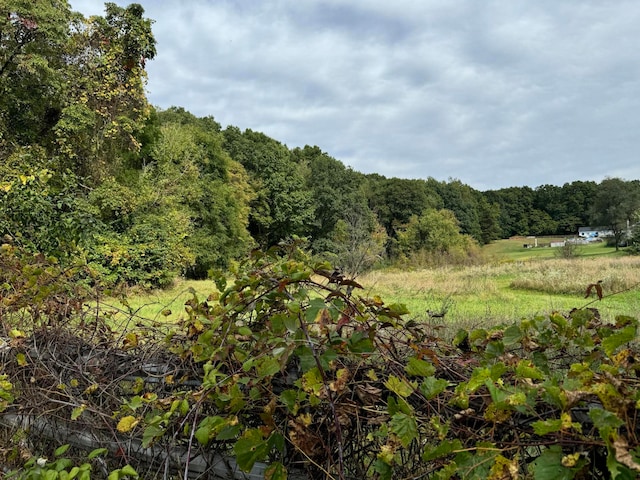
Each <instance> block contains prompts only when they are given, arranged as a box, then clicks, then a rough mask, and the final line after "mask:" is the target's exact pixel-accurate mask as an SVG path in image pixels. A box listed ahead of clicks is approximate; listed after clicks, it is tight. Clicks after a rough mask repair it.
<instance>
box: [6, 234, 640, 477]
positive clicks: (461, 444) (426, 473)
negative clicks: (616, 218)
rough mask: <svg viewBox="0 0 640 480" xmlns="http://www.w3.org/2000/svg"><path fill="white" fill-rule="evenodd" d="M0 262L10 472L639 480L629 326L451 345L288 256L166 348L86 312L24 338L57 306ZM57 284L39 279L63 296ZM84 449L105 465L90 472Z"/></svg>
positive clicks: (510, 333)
mask: <svg viewBox="0 0 640 480" xmlns="http://www.w3.org/2000/svg"><path fill="white" fill-rule="evenodd" d="M0 258H1V260H2V262H3V263H5V264H6V265H9V266H12V265H13V267H12V268H13V270H11V269H3V270H2V271H3V272H6V271H8V270H11V271H12V272H13V274H12V275H14V276H13V277H11V278H10V279H9V278H8V277H6V274H5V278H4V279H3V281H5V283H6V284H10V283H11V282H13V283H14V284H15V285H22V287H20V288H14V289H6V288H5V291H11V295H6V294H5V295H3V297H2V302H3V303H2V306H3V310H2V315H3V316H2V328H3V337H4V338H6V339H7V340H6V347H5V348H4V349H3V350H2V356H1V361H2V363H1V365H2V375H3V377H2V378H1V381H0V399H2V402H1V403H0V410H2V413H1V415H0V420H1V421H2V424H3V428H4V429H5V430H9V431H10V433H11V434H10V435H8V436H7V435H5V437H6V438H14V439H16V440H15V442H16V443H15V444H14V445H13V446H11V445H9V446H8V447H5V449H4V450H3V452H4V454H5V456H4V459H3V461H4V462H5V463H11V464H12V465H15V466H16V467H18V468H19V466H20V462H21V461H24V458H26V457H30V458H32V459H34V458H39V457H42V456H46V455H47V452H46V450H47V449H48V451H49V452H50V453H49V454H50V455H53V453H55V451H58V452H59V451H60V450H59V449H58V447H57V446H56V445H57V444H58V443H59V444H67V443H69V444H72V445H73V448H75V449H77V450H78V451H81V450H83V449H84V450H85V451H86V453H85V457H82V456H80V457H79V458H78V460H77V464H78V465H89V466H90V467H91V469H90V471H91V475H92V476H94V477H96V478H101V477H102V476H107V475H115V474H113V472H121V473H122V471H123V470H124V469H125V465H131V467H132V468H133V469H134V471H135V472H137V474H140V475H141V477H142V478H168V476H171V475H173V476H181V477H184V478H186V477H187V476H188V475H190V474H195V475H199V476H205V477H208V478H226V477H225V475H226V476H231V475H237V472H236V473H234V471H237V470H238V469H239V470H241V471H244V472H250V473H251V474H252V475H256V476H263V477H264V478H266V479H270V480H283V479H287V478H290V479H297V478H312V479H316V478H317V479H340V480H346V479H356V478H357V479H362V478H374V479H409V478H412V479H413V478H438V479H457V478H465V479H485V478H489V479H493V480H497V479H515V478H532V479H536V480H545V479H550V480H551V479H557V478H563V479H573V478H576V479H577V478H596V479H597V478H602V479H605V478H614V479H627V478H628V479H631V478H636V476H637V475H638V473H640V437H639V435H640V425H639V424H638V421H637V418H638V415H637V414H638V409H639V408H640V389H639V388H638V386H639V380H638V376H637V371H638V368H639V367H638V365H639V364H638V362H637V358H639V355H640V351H639V348H638V343H637V333H638V321H637V320H636V319H635V318H632V317H628V316H618V317H617V318H616V320H615V322H612V323H609V322H605V321H603V320H602V319H601V317H600V313H599V311H598V310H596V309H594V308H592V307H593V304H591V300H584V299H583V300H582V302H584V303H582V304H578V305H577V308H576V309H574V310H572V311H566V312H561V313H560V312H556V313H551V314H547V315H532V316H530V317H528V318H525V319H522V320H518V321H513V322H510V323H505V324H504V325H498V326H491V327H488V326H486V327H483V326H480V325H478V326H476V328H469V329H460V330H459V331H458V332H456V334H455V335H454V338H453V339H450V338H443V336H442V335H441V333H440V330H441V327H442V325H443V322H444V321H443V320H442V319H443V317H442V316H438V315H439V313H440V312H437V311H435V310H434V311H433V312H432V315H431V318H430V320H429V321H427V322H423V321H420V320H417V319H415V318H412V317H411V316H410V315H409V314H408V312H407V310H406V308H405V307H404V306H403V305H400V304H387V303H385V302H384V300H383V299H382V298H380V297H376V296H375V295H374V296H367V295H366V294H365V293H366V291H365V290H364V289H363V288H362V286H361V284H359V283H358V282H356V281H354V280H352V279H349V278H345V277H344V276H343V275H342V274H341V273H340V272H339V271H336V270H334V269H332V268H331V266H330V265H327V264H319V263H313V262H312V261H311V260H310V259H309V258H308V257H307V256H306V255H305V253H304V252H302V251H300V250H299V249H298V245H297V244H295V243H293V244H287V245H283V246H282V247H281V248H279V249H272V250H270V251H268V252H254V254H253V255H252V256H251V257H250V258H249V259H247V260H246V261H245V262H244V263H242V264H240V265H238V266H237V268H236V269H235V270H234V271H233V272H232V274H231V276H229V275H227V274H224V275H222V274H220V275H218V276H217V277H216V281H217V290H218V292H219V293H218V294H215V295H212V296H209V297H208V298H202V297H200V296H199V295H197V293H195V291H194V293H193V295H192V298H191V299H190V300H189V301H188V303H187V305H186V306H185V307H186V311H185V314H186V318H185V319H184V321H183V322H182V323H180V324H179V325H177V326H175V328H174V329H173V330H172V332H171V333H170V334H169V336H164V335H163V334H156V331H155V330H154V329H153V326H152V324H147V325H146V330H144V331H143V330H128V331H116V330H114V329H113V328H111V327H110V324H109V321H108V320H109V319H108V316H109V314H108V312H107V313H106V314H104V313H102V312H99V311H96V310H95V309H84V310H82V309H81V310H79V311H72V312H71V313H70V314H69V315H66V316H60V315H56V314H55V313H56V312H55V311H54V310H50V311H49V312H48V313H47V315H44V313H40V315H41V317H40V321H39V322H38V324H37V325H36V327H35V328H28V325H27V324H26V323H24V324H22V323H20V320H21V319H22V320H26V317H20V316H16V315H11V313H16V312H18V311H19V310H20V309H24V308H29V309H30V310H29V311H30V312H44V310H43V309H42V308H40V307H37V304H38V302H40V303H41V304H43V305H44V304H48V303H49V302H50V301H51V295H53V296H54V297H55V298H57V299H58V300H61V299H63V298H64V296H63V292H66V290H65V289H64V288H63V289H59V288H55V289H52V288H49V287H50V285H49V284H48V282H45V283H44V284H43V287H44V286H47V287H46V288H45V290H46V292H48V293H46V292H45V293H46V294H43V295H42V296H38V295H33V289H34V288H35V289H37V287H36V284H37V283H38V281H39V280H38V279H39V278H42V277H41V275H42V273H41V274H37V273H34V270H33V265H32V264H30V263H29V262H30V260H29V259H25V258H21V257H20V255H18V253H17V252H15V251H4V252H3V254H2V256H1V257H0ZM20 262H23V263H25V264H28V265H26V266H25V268H24V269H23V270H22V271H23V273H24V276H25V277H24V278H23V279H22V280H24V281H22V280H21V279H20V278H19V277H20V273H19V271H20V270H19V269H18V267H17V265H18V264H19V263H20ZM27 266H28V268H27ZM40 267H43V265H41V266H40ZM40 267H38V268H40ZM56 268H57V267H56V266H55V263H53V264H51V265H48V266H47V267H44V269H45V270H46V269H49V270H48V273H47V277H45V278H58V279H59V280H60V281H61V282H62V284H63V285H64V284H65V283H66V282H67V281H68V279H70V278H72V277H70V276H67V275H62V274H61V272H56ZM598 285H600V284H594V286H592V288H591V290H592V291H593V292H595V293H596V294H597V295H598V296H602V299H601V300H596V301H601V302H606V301H607V300H608V298H609V297H608V296H607V292H606V291H605V290H601V289H599V288H598V287H597V286H598ZM22 289H24V291H25V292H27V295H26V296H25V298H24V299H23V300H20V295H21V293H20V292H21V290H22ZM49 294H50V295H49ZM64 295H66V293H64ZM7 299H10V301H8V300H7ZM27 299H28V302H32V303H34V304H35V305H33V306H30V307H26V306H25V305H27ZM64 304H66V303H65V302H62V301H59V302H58V303H57V305H64ZM20 305H22V307H19V306H20ZM36 307H37V308H36ZM441 307H443V309H446V307H448V305H446V304H442V305H441ZM133 324H134V322H131V325H133ZM25 422H27V423H29V424H30V425H31V426H30V428H28V429H25V428H24V425H25ZM47 438H49V440H47ZM79 439H83V440H82V441H80V440H79ZM87 439H89V440H91V439H92V442H101V445H98V447H103V448H105V449H106V452H105V454H104V455H99V456H98V457H97V458H91V459H87V457H86V455H89V452H90V451H91V450H92V449H93V448H94V446H93V444H92V442H89V444H87V443H83V442H88V441H89V440H87ZM74 442H75V443H74ZM79 455H82V454H81V453H79ZM83 458H84V459H85V460H84V462H85V463H83ZM54 463H55V462H54ZM63 463H64V465H68V466H69V467H70V466H71V464H69V463H68V462H63ZM46 464H47V462H45V465H46ZM28 465H31V467H33V466H34V465H36V466H37V465H38V464H37V462H36V463H34V460H31V463H30V464H29V463H27V468H31V467H28ZM85 468H89V467H85ZM127 471H128V470H127ZM109 472H111V473H109ZM190 472H191V473H190ZM52 478H54V477H52ZM58 478H63V476H60V477H58Z"/></svg>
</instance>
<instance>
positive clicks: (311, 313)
mask: <svg viewBox="0 0 640 480" xmlns="http://www.w3.org/2000/svg"><path fill="white" fill-rule="evenodd" d="M325 308H326V305H325V303H324V300H323V299H322V298H313V299H311V301H310V302H309V306H308V307H307V311H306V312H305V316H304V318H305V320H306V321H307V323H314V322H315V321H316V319H317V318H318V316H320V315H321V313H322V310H324V309H325Z"/></svg>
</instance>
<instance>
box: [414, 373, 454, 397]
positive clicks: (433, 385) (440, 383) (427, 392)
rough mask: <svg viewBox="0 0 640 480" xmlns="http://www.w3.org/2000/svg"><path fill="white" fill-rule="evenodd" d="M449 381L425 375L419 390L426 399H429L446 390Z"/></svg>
mask: <svg viewBox="0 0 640 480" xmlns="http://www.w3.org/2000/svg"><path fill="white" fill-rule="evenodd" d="M448 386H449V382H448V381H447V380H444V379H442V378H436V377H427V378H425V379H424V381H423V382H422V384H421V385H420V392H421V393H422V394H423V395H424V396H425V398H426V399H427V400H431V399H433V398H435V397H437V396H438V395H440V394H441V393H442V392H444V391H445V390H446V388H447V387H448Z"/></svg>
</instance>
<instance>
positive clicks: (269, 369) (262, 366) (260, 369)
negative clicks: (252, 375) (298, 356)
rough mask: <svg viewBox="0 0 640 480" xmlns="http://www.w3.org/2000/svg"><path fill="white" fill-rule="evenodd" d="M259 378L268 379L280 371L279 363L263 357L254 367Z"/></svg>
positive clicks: (273, 359)
mask: <svg viewBox="0 0 640 480" xmlns="http://www.w3.org/2000/svg"><path fill="white" fill-rule="evenodd" d="M256 370H257V373H258V375H259V376H260V377H262V378H264V377H270V376H272V375H275V374H276V373H278V372H279V371H280V362H278V360H276V359H275V358H273V357H264V358H263V359H262V360H261V361H260V362H259V363H258V364H257V367H256Z"/></svg>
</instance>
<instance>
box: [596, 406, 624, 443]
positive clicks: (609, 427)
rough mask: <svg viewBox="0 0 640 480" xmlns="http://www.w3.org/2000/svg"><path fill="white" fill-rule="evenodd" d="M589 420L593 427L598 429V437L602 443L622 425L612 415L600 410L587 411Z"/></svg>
mask: <svg viewBox="0 0 640 480" xmlns="http://www.w3.org/2000/svg"><path fill="white" fill-rule="evenodd" d="M589 418H590V419H591V420H592V421H593V425H594V426H595V427H596V428H597V429H598V431H599V432H600V437H601V438H602V439H603V440H604V441H609V439H610V435H611V433H612V432H613V431H614V430H616V429H618V428H619V427H621V426H622V425H623V424H624V422H623V421H622V420H620V419H619V418H618V417H617V416H616V415H615V414H614V413H611V412H609V411H607V410H604V409H602V408H592V409H591V410H589Z"/></svg>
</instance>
